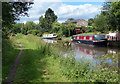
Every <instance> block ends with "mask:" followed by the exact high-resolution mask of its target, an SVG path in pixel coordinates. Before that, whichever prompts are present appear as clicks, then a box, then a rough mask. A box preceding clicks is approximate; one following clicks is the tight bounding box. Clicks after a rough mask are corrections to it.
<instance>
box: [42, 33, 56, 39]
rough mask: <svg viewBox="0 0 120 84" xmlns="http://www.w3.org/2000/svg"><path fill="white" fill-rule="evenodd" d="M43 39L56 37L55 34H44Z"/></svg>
mask: <svg viewBox="0 0 120 84" xmlns="http://www.w3.org/2000/svg"><path fill="white" fill-rule="evenodd" d="M42 38H43V39H53V38H57V35H56V34H44V35H43V36H42Z"/></svg>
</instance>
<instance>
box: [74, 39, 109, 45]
mask: <svg viewBox="0 0 120 84" xmlns="http://www.w3.org/2000/svg"><path fill="white" fill-rule="evenodd" d="M73 41H77V42H79V43H84V44H89V45H95V46H107V41H106V40H98V41H97V40H76V39H73Z"/></svg>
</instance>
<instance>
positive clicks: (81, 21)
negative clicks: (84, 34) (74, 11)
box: [63, 19, 88, 27]
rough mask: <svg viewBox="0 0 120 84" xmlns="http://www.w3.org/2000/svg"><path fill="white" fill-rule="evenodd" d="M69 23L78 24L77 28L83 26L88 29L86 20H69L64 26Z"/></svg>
mask: <svg viewBox="0 0 120 84" xmlns="http://www.w3.org/2000/svg"><path fill="white" fill-rule="evenodd" d="M67 23H73V24H76V26H77V27H81V26H85V27H88V22H87V21H86V20H84V19H76V20H67V21H65V22H64V23H63V24H67Z"/></svg>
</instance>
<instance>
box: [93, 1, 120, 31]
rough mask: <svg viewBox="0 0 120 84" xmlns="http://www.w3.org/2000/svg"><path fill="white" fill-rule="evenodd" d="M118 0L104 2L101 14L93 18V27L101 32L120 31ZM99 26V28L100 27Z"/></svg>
mask: <svg viewBox="0 0 120 84" xmlns="http://www.w3.org/2000/svg"><path fill="white" fill-rule="evenodd" d="M119 23H120V1H119V2H105V4H104V5H103V8H102V11H101V14H100V15H98V16H97V17H96V18H95V20H94V27H95V28H96V30H98V31H101V32H104V31H105V32H106V31H107V32H108V31H120V25H119ZM100 28H101V29H100Z"/></svg>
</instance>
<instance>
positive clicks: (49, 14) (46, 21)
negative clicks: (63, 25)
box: [39, 8, 57, 32]
mask: <svg viewBox="0 0 120 84" xmlns="http://www.w3.org/2000/svg"><path fill="white" fill-rule="evenodd" d="M55 21H57V16H56V15H55V14H54V11H53V10H52V9H51V8H48V10H47V11H46V12H45V17H43V16H41V17H40V18H39V24H40V25H41V28H42V29H43V30H44V32H50V31H51V29H52V23H53V22H55Z"/></svg>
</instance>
